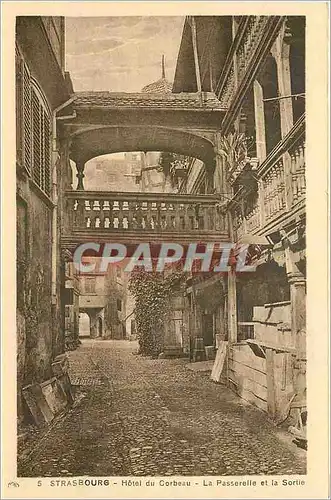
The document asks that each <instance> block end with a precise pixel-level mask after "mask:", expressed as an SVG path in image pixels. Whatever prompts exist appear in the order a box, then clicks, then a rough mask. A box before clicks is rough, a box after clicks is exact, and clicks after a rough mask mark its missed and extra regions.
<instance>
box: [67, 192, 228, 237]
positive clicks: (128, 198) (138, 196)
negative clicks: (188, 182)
mask: <svg viewBox="0 0 331 500" xmlns="http://www.w3.org/2000/svg"><path fill="white" fill-rule="evenodd" d="M66 202H67V214H68V217H69V224H68V227H69V234H64V236H63V238H62V239H63V242H64V244H69V246H70V245H73V244H74V243H79V242H83V241H101V242H102V241H108V240H109V239H110V240H112V239H116V241H119V242H120V241H124V242H125V241H132V242H140V241H159V242H163V241H165V242H166V241H171V242H172V241H178V242H182V241H183V242H184V241H185V242H186V241H187V242H188V241H189V242H190V241H193V242H194V241H201V242H206V243H207V242H208V241H228V228H227V216H226V214H224V213H223V212H222V211H220V210H219V208H218V207H219V200H218V199H217V197H216V196H214V195H192V196H191V195H179V194H162V193H160V194H159V193H150V194H148V193H118V192H110V191H108V192H105V191H67V192H66Z"/></svg>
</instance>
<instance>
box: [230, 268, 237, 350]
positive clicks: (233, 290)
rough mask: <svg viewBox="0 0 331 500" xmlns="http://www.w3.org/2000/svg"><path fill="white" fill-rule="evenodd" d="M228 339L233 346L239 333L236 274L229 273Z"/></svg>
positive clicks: (232, 271) (232, 270) (233, 271)
mask: <svg viewBox="0 0 331 500" xmlns="http://www.w3.org/2000/svg"><path fill="white" fill-rule="evenodd" d="M228 339H229V342H230V343H231V344H235V343H236V342H237V341H238V331H237V287H236V272H235V270H234V269H231V270H230V271H229V272H228Z"/></svg>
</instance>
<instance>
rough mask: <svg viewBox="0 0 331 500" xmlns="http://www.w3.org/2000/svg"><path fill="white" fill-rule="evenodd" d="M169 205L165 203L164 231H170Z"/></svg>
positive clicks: (170, 206)
mask: <svg viewBox="0 0 331 500" xmlns="http://www.w3.org/2000/svg"><path fill="white" fill-rule="evenodd" d="M171 208H172V205H171V203H165V225H166V227H165V228H166V230H167V231H171V229H172V228H171Z"/></svg>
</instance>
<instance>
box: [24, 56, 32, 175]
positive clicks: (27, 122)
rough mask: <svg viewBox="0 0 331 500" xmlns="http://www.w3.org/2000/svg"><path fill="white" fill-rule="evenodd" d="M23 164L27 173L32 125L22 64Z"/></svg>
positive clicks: (29, 93) (27, 86)
mask: <svg viewBox="0 0 331 500" xmlns="http://www.w3.org/2000/svg"><path fill="white" fill-rule="evenodd" d="M22 68H23V163H24V167H25V168H26V170H27V171H28V172H30V173H31V169H32V130H31V128H32V123H31V85H30V73H29V70H28V68H27V66H26V64H24V63H23V66H22Z"/></svg>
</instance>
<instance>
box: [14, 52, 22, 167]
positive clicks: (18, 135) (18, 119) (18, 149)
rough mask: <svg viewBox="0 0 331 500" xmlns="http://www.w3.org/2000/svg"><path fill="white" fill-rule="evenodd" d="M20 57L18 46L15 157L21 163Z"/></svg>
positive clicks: (16, 61)
mask: <svg viewBox="0 0 331 500" xmlns="http://www.w3.org/2000/svg"><path fill="white" fill-rule="evenodd" d="M22 64H23V61H22V57H21V54H20V51H19V50H18V47H16V51H15V73H16V159H17V162H18V163H19V164H20V165H22V164H23V130H22V129H23V118H22V112H23V81H22V78H23V74H22Z"/></svg>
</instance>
